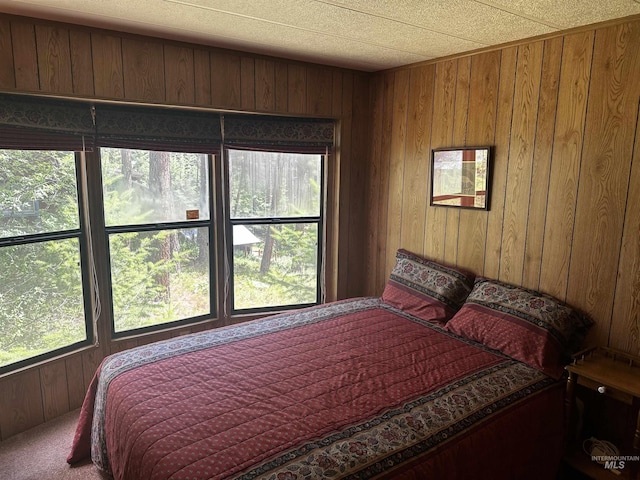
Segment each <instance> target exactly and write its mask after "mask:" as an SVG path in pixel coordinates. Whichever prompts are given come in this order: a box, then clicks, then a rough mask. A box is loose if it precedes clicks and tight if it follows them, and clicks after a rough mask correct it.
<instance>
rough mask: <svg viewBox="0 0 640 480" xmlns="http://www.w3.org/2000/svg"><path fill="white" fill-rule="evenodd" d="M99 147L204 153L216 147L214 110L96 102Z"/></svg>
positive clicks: (217, 124) (217, 129) (218, 134)
mask: <svg viewBox="0 0 640 480" xmlns="http://www.w3.org/2000/svg"><path fill="white" fill-rule="evenodd" d="M96 123H97V139H96V143H97V145H99V146H110V147H119V148H139V149H144V150H175V149H178V150H180V151H184V152H191V153H207V152H214V151H216V150H219V149H220V141H221V139H222V136H221V132H220V117H219V115H218V114H217V113H214V112H212V113H208V112H196V111H190V110H178V109H170V108H155V107H137V106H122V105H96Z"/></svg>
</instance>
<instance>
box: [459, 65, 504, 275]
mask: <svg viewBox="0 0 640 480" xmlns="http://www.w3.org/2000/svg"><path fill="white" fill-rule="evenodd" d="M499 81H500V52H490V53H485V54H481V55H477V56H475V57H473V59H472V65H471V84H470V90H469V122H468V126H467V138H466V143H467V145H470V146H482V145H489V146H492V145H493V140H494V138H495V134H496V131H495V130H496V108H497V104H498V85H499ZM486 237H487V213H486V212H479V211H470V210H461V211H460V229H459V238H460V239H461V241H459V242H458V265H460V266H461V267H464V268H466V269H469V270H471V271H473V272H482V269H483V266H484V254H485V243H486Z"/></svg>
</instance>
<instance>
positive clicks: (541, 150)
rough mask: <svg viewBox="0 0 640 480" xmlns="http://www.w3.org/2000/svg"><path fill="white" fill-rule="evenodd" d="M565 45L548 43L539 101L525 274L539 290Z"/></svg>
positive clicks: (559, 40)
mask: <svg viewBox="0 0 640 480" xmlns="http://www.w3.org/2000/svg"><path fill="white" fill-rule="evenodd" d="M562 45H563V38H562V37H556V38H552V39H549V40H546V41H545V42H544V56H543V60H542V74H541V80H540V99H539V101H538V124H537V127H536V140H535V148H534V153H533V168H532V171H531V193H530V196H529V219H528V224H527V236H526V239H525V242H526V243H525V252H524V271H523V275H522V285H523V286H525V287H527V288H531V289H534V290H537V289H538V288H539V286H540V266H541V263H542V247H543V239H544V232H545V221H546V218H547V197H548V192H549V173H550V171H551V152H552V148H553V131H554V128H555V122H556V109H557V106H558V88H559V85H560V63H561V61H562Z"/></svg>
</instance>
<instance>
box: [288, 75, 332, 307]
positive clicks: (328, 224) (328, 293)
mask: <svg viewBox="0 0 640 480" xmlns="http://www.w3.org/2000/svg"><path fill="white" fill-rule="evenodd" d="M285 67H286V66H285ZM280 74H281V75H282V78H283V80H285V81H280V82H278V81H277V82H276V83H277V84H278V83H279V84H280V85H284V91H283V92H282V93H277V94H276V104H277V103H278V102H277V98H283V99H284V102H283V105H282V107H284V108H286V106H287V92H286V79H287V69H286V68H282V69H280ZM277 75H279V73H278V69H276V76H277ZM332 103H333V105H334V106H335V108H336V109H337V112H336V114H335V116H336V117H337V118H340V117H341V113H342V75H341V76H340V88H334V89H333V91H332ZM341 128H342V127H341V123H340V122H337V123H336V131H335V140H334V145H335V148H334V149H333V150H332V151H331V152H330V154H329V157H328V164H327V165H326V167H325V170H326V177H325V178H326V182H327V184H326V188H325V190H326V207H327V208H326V211H325V219H326V220H325V231H326V233H325V235H326V239H327V248H326V254H325V262H326V263H325V292H324V293H325V301H333V300H336V299H337V298H338V270H339V268H338V247H339V242H340V230H339V223H340V217H339V214H340V207H339V205H338V203H339V200H340V197H339V193H340V190H341V189H340V163H341V155H340V149H341V141H340V130H341Z"/></svg>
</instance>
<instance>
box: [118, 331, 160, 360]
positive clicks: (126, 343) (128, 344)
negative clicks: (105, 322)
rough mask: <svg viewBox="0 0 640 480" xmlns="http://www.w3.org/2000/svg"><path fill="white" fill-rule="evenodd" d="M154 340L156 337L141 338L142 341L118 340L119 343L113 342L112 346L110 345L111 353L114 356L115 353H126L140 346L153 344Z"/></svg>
mask: <svg viewBox="0 0 640 480" xmlns="http://www.w3.org/2000/svg"><path fill="white" fill-rule="evenodd" d="M152 338H154V339H155V335H153V336H149V337H140V341H138V340H137V339H135V338H133V339H130V340H118V341H115V342H114V341H112V342H111V345H110V351H111V354H112V355H113V354H114V353H118V352H124V351H125V350H131V349H132V348H136V347H137V346H138V345H145V344H147V343H151V342H152V341H155V340H152Z"/></svg>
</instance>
